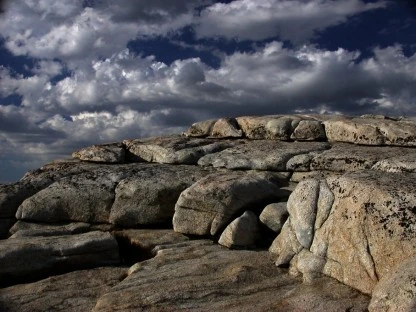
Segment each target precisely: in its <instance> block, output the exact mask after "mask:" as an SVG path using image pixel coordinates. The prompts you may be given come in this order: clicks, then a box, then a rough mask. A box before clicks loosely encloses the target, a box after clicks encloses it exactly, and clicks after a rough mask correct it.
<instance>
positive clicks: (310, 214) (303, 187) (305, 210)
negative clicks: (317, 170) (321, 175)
mask: <svg viewBox="0 0 416 312" xmlns="http://www.w3.org/2000/svg"><path fill="white" fill-rule="evenodd" d="M318 197H319V181H318V180H305V181H302V182H300V183H299V184H298V186H297V187H296V189H295V190H294V191H293V193H292V194H290V196H289V199H288V201H287V211H288V212H289V215H290V220H291V224H292V227H293V230H294V231H295V234H296V238H297V240H298V241H299V243H300V244H301V245H302V246H303V247H304V248H307V249H308V248H309V247H310V246H311V244H312V240H313V235H314V225H315V219H316V211H317V202H318Z"/></svg>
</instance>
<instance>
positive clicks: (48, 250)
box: [0, 231, 119, 284]
mask: <svg viewBox="0 0 416 312" xmlns="http://www.w3.org/2000/svg"><path fill="white" fill-rule="evenodd" d="M118 263H119V254H118V245H117V242H116V240H115V238H114V237H113V236H111V235H110V234H109V233H106V232H99V231H95V232H89V233H84V234H78V235H66V236H50V237H24V238H10V239H6V240H2V241H0V281H1V283H2V284H12V283H14V282H17V281H22V280H30V279H34V278H41V277H47V276H49V275H53V274H56V273H62V272H68V271H73V270H77V269H82V268H88V267H97V266H103V265H112V264H118Z"/></svg>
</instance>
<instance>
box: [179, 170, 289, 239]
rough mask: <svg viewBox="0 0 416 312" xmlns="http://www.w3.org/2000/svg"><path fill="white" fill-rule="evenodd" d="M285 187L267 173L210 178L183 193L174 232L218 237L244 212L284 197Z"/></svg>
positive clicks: (226, 173) (225, 174)
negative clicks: (280, 188)
mask: <svg viewBox="0 0 416 312" xmlns="http://www.w3.org/2000/svg"><path fill="white" fill-rule="evenodd" d="M283 184H284V182H282V181H279V180H278V176H277V175H273V174H271V173H264V172H241V171H235V172H223V173H216V174H211V175H208V176H206V177H205V178H202V179H201V180H199V181H198V182H196V183H195V184H193V185H192V186H191V187H189V188H187V189H186V190H185V191H183V192H182V193H181V195H180V197H179V199H178V201H177V203H176V206H175V214H174V216H173V228H174V230H175V231H176V232H180V233H184V234H196V235H216V234H219V231H220V230H222V229H224V228H225V226H227V225H228V224H229V223H230V222H231V220H233V219H234V218H235V216H236V215H238V214H239V213H242V212H243V211H244V210H246V209H249V208H250V207H251V206H253V205H254V206H255V205H258V204H261V203H265V204H267V201H269V202H272V201H273V200H274V201H275V200H276V198H278V197H279V196H281V192H280V190H279V186H280V185H283ZM284 193H285V194H286V192H284Z"/></svg>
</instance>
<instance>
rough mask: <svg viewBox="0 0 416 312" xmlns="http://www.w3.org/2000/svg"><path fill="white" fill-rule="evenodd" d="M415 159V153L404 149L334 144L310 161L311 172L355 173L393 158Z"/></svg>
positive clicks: (412, 150)
mask: <svg viewBox="0 0 416 312" xmlns="http://www.w3.org/2000/svg"><path fill="white" fill-rule="evenodd" d="M408 154H410V155H412V156H415V157H416V151H414V149H409V148H405V147H391V146H383V147H380V146H359V145H355V144H345V143H335V144H333V145H332V148H331V149H329V150H326V151H323V152H322V153H319V154H317V155H316V156H315V157H313V159H312V161H311V165H310V168H311V170H313V171H318V170H319V171H320V170H325V171H356V170H364V169H366V170H367V169H371V168H372V167H373V166H374V165H375V164H376V163H377V162H380V161H381V160H383V159H389V158H392V157H393V158H394V157H407V159H410V158H411V157H412V156H406V155H408Z"/></svg>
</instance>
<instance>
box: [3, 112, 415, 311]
mask: <svg viewBox="0 0 416 312" xmlns="http://www.w3.org/2000/svg"><path fill="white" fill-rule="evenodd" d="M415 281H416V119H415V118H389V117H385V116H378V115H377V116H374V115H365V116H360V117H347V116H340V115H273V116H249V117H238V118H222V119H218V120H208V121H203V122H198V123H195V124H193V125H192V126H191V127H190V128H189V129H188V130H187V131H186V132H185V133H183V134H181V135H172V136H165V137H157V138H147V139H129V140H125V141H123V142H117V143H109V144H102V145H94V146H90V147H86V148H83V149H82V150H79V151H76V152H74V153H73V154H72V159H69V160H61V161H55V162H53V163H51V164H47V165H45V166H43V167H42V168H40V169H37V170H34V171H31V172H28V173H27V174H26V175H25V176H24V177H23V178H22V179H21V180H20V181H18V182H16V183H13V184H4V185H0V311H62V310H65V311H91V310H92V311H148V310H150V311H213V310H221V311H368V310H369V311H371V312H376V311H414V310H415V309H416V282H415Z"/></svg>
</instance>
